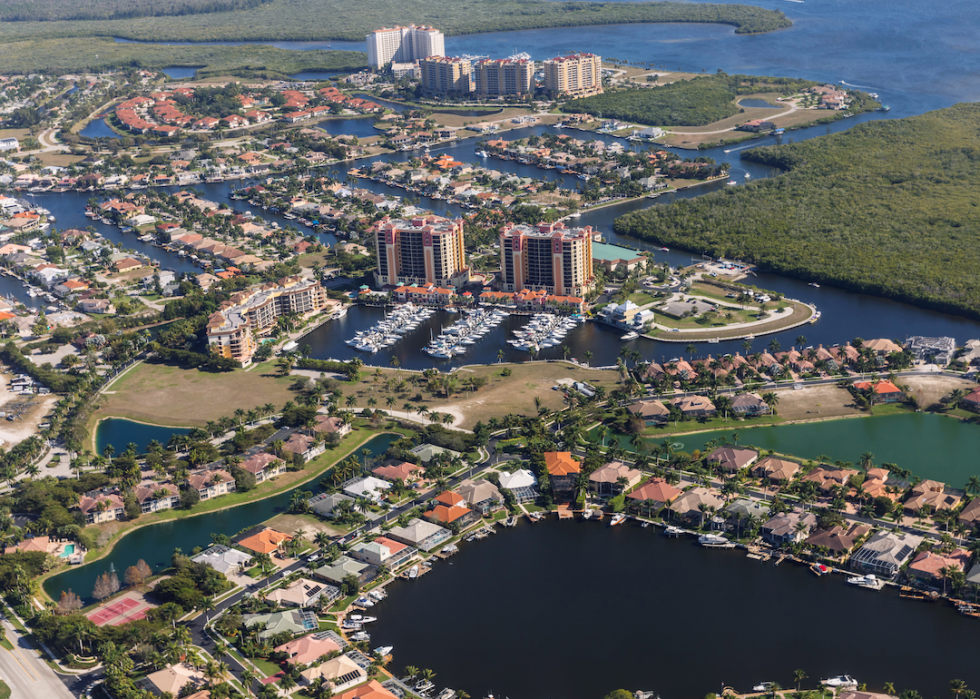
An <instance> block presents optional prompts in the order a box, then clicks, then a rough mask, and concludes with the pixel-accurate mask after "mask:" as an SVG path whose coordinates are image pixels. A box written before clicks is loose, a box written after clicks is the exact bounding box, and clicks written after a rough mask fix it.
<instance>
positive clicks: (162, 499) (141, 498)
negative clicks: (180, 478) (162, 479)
mask: <svg viewBox="0 0 980 699" xmlns="http://www.w3.org/2000/svg"><path fill="white" fill-rule="evenodd" d="M136 501H137V502H139V504H140V511H141V512H142V513H143V514H148V513H150V512H159V511H161V510H169V509H172V508H174V507H177V506H178V505H179V504H180V491H179V490H178V489H177V486H175V485H174V484H173V483H152V482H151V483H141V484H140V485H138V486H137V487H136Z"/></svg>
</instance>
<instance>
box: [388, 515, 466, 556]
mask: <svg viewBox="0 0 980 699" xmlns="http://www.w3.org/2000/svg"><path fill="white" fill-rule="evenodd" d="M388 537H389V538H391V539H394V540H395V541H400V542H402V543H403V544H408V545H409V546H413V547H415V548H417V549H420V550H422V551H431V550H432V549H434V548H435V547H437V546H439V545H440V544H442V543H443V542H445V541H448V540H449V539H450V538H451V537H452V532H451V531H449V530H448V529H446V528H445V527H440V526H439V525H436V524H432V523H431V522H425V521H423V520H421V519H419V518H418V517H414V518H412V519H410V520H409V521H408V524H406V525H405V526H404V527H401V526H398V527H392V528H391V529H390V530H389V531H388Z"/></svg>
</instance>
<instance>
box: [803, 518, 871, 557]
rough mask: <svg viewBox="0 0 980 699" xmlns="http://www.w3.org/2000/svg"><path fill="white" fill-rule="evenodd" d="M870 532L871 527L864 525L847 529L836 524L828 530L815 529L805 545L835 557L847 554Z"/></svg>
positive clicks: (855, 525)
mask: <svg viewBox="0 0 980 699" xmlns="http://www.w3.org/2000/svg"><path fill="white" fill-rule="evenodd" d="M870 531H871V527H869V526H866V525H864V524H852V525H851V526H850V528H848V529H844V527H842V526H840V525H839V524H838V525H834V526H833V527H831V528H830V529H817V530H816V531H814V532H813V533H811V534H810V536H808V537H807V538H806V544H807V545H808V546H810V547H812V548H823V549H826V550H827V551H828V552H829V553H830V554H831V555H832V556H834V557H837V556H841V555H843V554H845V553H848V552H849V551H850V550H851V549H852V548H854V545H855V544H856V543H857V542H858V541H860V540H861V539H862V538H863V537H864V536H866V535H867V534H868V532H870Z"/></svg>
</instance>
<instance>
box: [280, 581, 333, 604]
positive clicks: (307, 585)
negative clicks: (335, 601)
mask: <svg viewBox="0 0 980 699" xmlns="http://www.w3.org/2000/svg"><path fill="white" fill-rule="evenodd" d="M326 589H327V586H326V585H324V584H323V583H318V582H313V581H312V580H307V579H306V578H298V579H297V580H294V581H293V582H291V583H289V584H288V585H285V586H283V587H277V588H276V589H275V590H272V591H271V592H269V593H268V594H267V595H266V599H267V600H272V601H273V602H278V603H279V604H288V605H290V606H293V607H308V606H310V605H311V604H313V603H314V602H316V601H317V600H318V599H319V598H320V595H322V594H323V593H324V591H325V590H326Z"/></svg>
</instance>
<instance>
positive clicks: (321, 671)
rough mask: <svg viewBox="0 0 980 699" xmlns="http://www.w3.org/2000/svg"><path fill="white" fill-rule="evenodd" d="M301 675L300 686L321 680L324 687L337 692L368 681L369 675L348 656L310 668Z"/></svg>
mask: <svg viewBox="0 0 980 699" xmlns="http://www.w3.org/2000/svg"><path fill="white" fill-rule="evenodd" d="M299 674H300V684H303V685H309V684H312V683H313V681H314V680H316V679H320V680H321V681H322V682H323V685H324V686H329V687H330V689H331V690H333V691H335V692H342V691H344V690H345V689H348V688H350V687H353V686H354V685H357V684H360V683H362V682H364V680H366V679H367V673H366V672H365V671H364V668H362V667H361V666H360V665H358V664H357V663H355V662H354V661H353V660H351V659H350V658H349V657H347V656H346V655H339V656H337V657H336V658H331V659H330V660H327V661H326V662H324V663H321V664H320V665H316V666H314V667H309V668H307V669H305V670H303V671H302V672H301V673H299Z"/></svg>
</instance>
